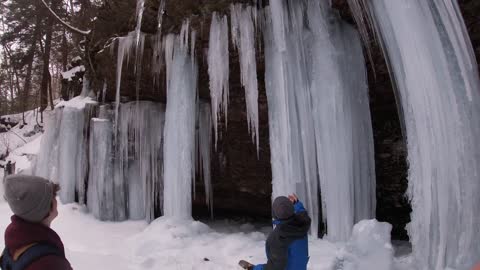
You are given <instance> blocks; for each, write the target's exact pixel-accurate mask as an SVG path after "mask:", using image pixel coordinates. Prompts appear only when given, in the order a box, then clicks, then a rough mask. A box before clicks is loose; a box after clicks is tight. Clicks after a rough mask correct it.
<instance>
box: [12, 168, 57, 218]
mask: <svg viewBox="0 0 480 270" xmlns="http://www.w3.org/2000/svg"><path fill="white" fill-rule="evenodd" d="M4 188H5V200H6V201H7V203H8V205H9V206H10V209H12V212H13V213H14V214H15V215H16V216H18V217H20V218H22V219H24V220H26V221H29V222H34V223H38V222H41V221H42V220H43V219H45V217H47V215H48V213H49V212H50V208H51V203H52V199H53V189H54V187H53V183H52V182H50V181H48V180H46V179H43V178H41V177H36V176H29V175H10V176H8V177H7V178H6V179H5V181H4Z"/></svg>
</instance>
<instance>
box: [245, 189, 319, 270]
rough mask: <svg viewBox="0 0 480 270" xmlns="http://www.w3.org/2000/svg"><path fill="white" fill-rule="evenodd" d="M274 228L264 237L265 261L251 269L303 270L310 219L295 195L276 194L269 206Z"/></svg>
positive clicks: (305, 264)
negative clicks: (265, 241) (265, 240)
mask: <svg viewBox="0 0 480 270" xmlns="http://www.w3.org/2000/svg"><path fill="white" fill-rule="evenodd" d="M272 214H273V218H274V220H273V224H274V226H275V228H274V229H273V231H272V232H271V233H270V235H269V236H268V238H267V243H266V253H267V258H268V261H267V263H266V264H259V265H255V266H254V267H253V270H306V269H307V264H308V259H309V256H308V235H307V234H308V231H309V229H310V224H311V219H310V217H309V216H308V213H307V211H306V210H305V207H303V204H302V203H301V202H300V201H299V200H298V198H297V196H296V195H289V196H288V198H287V197H285V196H280V197H277V198H276V199H275V200H274V201H273V205H272Z"/></svg>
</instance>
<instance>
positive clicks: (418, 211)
mask: <svg viewBox="0 0 480 270" xmlns="http://www.w3.org/2000/svg"><path fill="white" fill-rule="evenodd" d="M368 7H369V11H370V13H371V15H372V18H373V21H374V23H375V25H376V28H375V29H377V30H378V34H379V37H380V40H381V42H382V43H383V47H384V48H385V54H386V56H387V57H388V59H389V61H388V62H389V63H390V69H391V71H392V72H393V75H394V76H393V77H394V79H395V84H396V89H397V90H398V91H397V98H398V100H399V103H400V104H401V112H402V116H403V119H404V124H405V128H406V137H407V146H408V161H409V164H410V168H409V177H408V180H409V187H408V196H409V198H410V199H411V202H412V208H413V212H412V222H411V223H410V224H409V226H408V232H409V235H410V241H411V242H412V244H413V251H414V254H415V258H416V260H417V262H416V264H417V265H419V266H420V268H422V269H436V270H439V269H445V268H449V269H465V270H466V269H471V268H472V265H473V263H474V262H475V260H478V258H479V255H480V246H479V245H478V242H479V241H480V231H479V230H478V228H479V227H480V218H479V215H478V209H479V205H480V196H478V194H479V193H480V181H479V175H480V168H479V164H480V156H479V154H478V153H480V141H479V140H480V121H479V116H480V82H479V76H478V70H477V64H476V63H475V57H474V54H473V50H472V46H471V44H470V40H469V37H468V34H467V31H466V27H465V23H464V21H463V19H462V17H461V13H460V10H459V6H458V3H457V1H452V0H427V1H413V0H405V1H384V0H375V1H371V2H369V5H368Z"/></svg>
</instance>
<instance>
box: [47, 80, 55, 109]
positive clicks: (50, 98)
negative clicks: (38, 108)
mask: <svg viewBox="0 0 480 270" xmlns="http://www.w3.org/2000/svg"><path fill="white" fill-rule="evenodd" d="M52 92H53V88H52V75H51V74H50V72H48V99H49V101H50V109H51V110H52V111H53V110H54V109H55V108H54V107H53V94H52Z"/></svg>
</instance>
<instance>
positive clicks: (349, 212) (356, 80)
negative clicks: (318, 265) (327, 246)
mask: <svg viewBox="0 0 480 270" xmlns="http://www.w3.org/2000/svg"><path fill="white" fill-rule="evenodd" d="M264 37H265V62H266V63H265V65H266V89H267V97H268V106H269V125H270V147H271V156H272V174H273V182H272V185H273V197H276V196H278V195H285V194H289V193H292V192H296V193H297V194H299V195H300V197H301V198H303V199H304V200H305V201H306V204H307V205H306V207H307V208H308V209H309V211H310V213H311V216H312V221H313V224H312V234H313V235H317V233H318V230H317V229H318V225H319V222H321V221H320V220H321V219H322V218H323V221H324V222H326V227H327V236H328V238H329V239H331V240H339V241H346V240H347V239H348V238H349V237H350V234H351V229H352V227H353V225H354V224H355V223H356V222H357V221H359V220H362V219H367V218H372V217H374V215H375V171H374V152H373V133H372V125H371V120H370V108H369V103H368V88H367V79H366V69H365V61H364V58H363V53H362V47H361V42H360V38H359V35H358V33H357V31H356V30H355V29H353V27H351V26H349V25H347V24H346V23H344V22H342V21H341V20H340V19H339V18H338V17H337V16H336V15H335V14H334V12H333V11H332V10H330V7H329V6H328V3H327V2H325V3H324V2H322V1H313V0H312V1H289V2H288V5H287V4H285V3H284V2H281V1H280V2H278V1H277V2H275V1H273V2H272V5H271V8H270V9H268V10H266V23H265V29H264Z"/></svg>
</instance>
